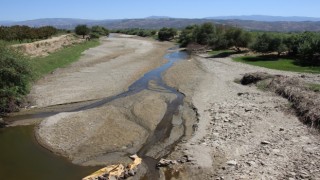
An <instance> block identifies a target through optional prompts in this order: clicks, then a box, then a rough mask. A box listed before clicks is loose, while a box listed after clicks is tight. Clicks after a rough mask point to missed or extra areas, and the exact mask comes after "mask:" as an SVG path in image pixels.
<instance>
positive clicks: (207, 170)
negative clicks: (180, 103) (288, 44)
mask: <svg viewBox="0 0 320 180" xmlns="http://www.w3.org/2000/svg"><path fill="white" fill-rule="evenodd" d="M190 67H192V68H190ZM256 71H262V72H268V73H271V74H282V75H288V76H294V77H296V78H301V74H298V73H291V72H282V71H276V70H269V69H265V68H259V67H254V66H250V65H246V64H241V63H236V62H233V61H232V60H231V59H230V58H216V59H212V58H204V57H194V58H193V59H192V60H190V61H189V62H182V63H179V64H176V65H175V66H174V67H172V68H171V69H170V70H169V71H168V72H167V73H166V76H167V78H166V80H167V82H168V83H169V84H170V85H172V86H174V87H176V88H179V89H180V90H181V91H182V92H183V93H185V94H186V95H187V96H189V95H190V96H191V97H190V98H189V99H191V100H190V101H191V103H193V104H194V106H195V107H196V108H197V109H198V113H199V123H198V128H197V131H196V132H195V135H194V136H193V137H192V138H191V139H190V140H188V141H184V142H183V143H180V144H179V145H178V146H177V148H176V149H177V151H176V152H174V153H172V154H171V156H169V157H168V158H171V159H178V158H181V156H183V155H187V156H189V158H190V159H192V161H191V162H190V163H187V165H186V166H182V167H181V166H176V167H175V168H176V169H178V171H180V174H179V175H180V179H289V178H292V179H319V178H320V171H319V162H320V154H319V147H320V146H319V145H320V143H319V135H318V133H317V132H315V130H312V129H309V128H308V127H307V126H306V125H304V124H302V123H301V122H300V121H299V120H298V118H297V117H296V116H294V115H292V113H288V109H289V106H290V105H289V103H288V101H287V100H285V99H283V98H281V97H279V96H277V95H275V94H273V93H270V92H263V91H261V90H258V89H257V88H256V87H249V86H242V85H240V84H237V83H235V82H234V80H235V79H237V78H241V77H242V75H244V74H245V73H248V72H256ZM190 74H192V75H190ZM180 77H184V78H188V80H183V81H179V79H180ZM301 79H303V80H306V81H313V82H319V79H320V78H319V76H317V75H306V77H304V78H301ZM199 80H200V83H199ZM194 87H197V88H194ZM171 172H175V171H171ZM173 174H174V173H173Z"/></svg>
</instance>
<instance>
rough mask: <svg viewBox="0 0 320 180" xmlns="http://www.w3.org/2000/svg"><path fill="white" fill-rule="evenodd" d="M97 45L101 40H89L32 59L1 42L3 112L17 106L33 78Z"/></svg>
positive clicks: (37, 77) (1, 100)
mask: <svg viewBox="0 0 320 180" xmlns="http://www.w3.org/2000/svg"><path fill="white" fill-rule="evenodd" d="M97 45H99V41H96V40H94V41H86V42H84V43H81V44H77V45H74V46H70V47H67V48H64V49H62V50H60V51H57V52H54V53H52V54H50V55H49V56H46V57H37V58H32V59H30V58H27V57H25V56H23V55H21V54H20V53H19V52H17V51H15V50H14V49H12V48H9V47H8V46H7V45H5V44H4V43H2V44H0V114H3V113H8V112H12V111H15V110H17V109H18V107H19V106H20V105H21V103H22V102H23V101H24V96H25V95H26V94H27V93H28V92H29V87H30V83H31V82H32V81H33V80H36V79H39V78H41V77H42V76H43V75H45V74H48V73H50V72H52V71H54V70H55V69H56V68H59V67H65V66H67V65H69V64H71V63H72V62H74V61H76V60H77V59H79V57H80V56H81V53H82V52H83V51H84V50H86V49H88V48H91V47H94V46H97Z"/></svg>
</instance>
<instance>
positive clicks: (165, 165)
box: [157, 159, 178, 167]
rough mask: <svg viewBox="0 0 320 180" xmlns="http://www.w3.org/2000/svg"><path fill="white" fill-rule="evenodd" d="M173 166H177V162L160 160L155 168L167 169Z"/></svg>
mask: <svg viewBox="0 0 320 180" xmlns="http://www.w3.org/2000/svg"><path fill="white" fill-rule="evenodd" d="M174 164H178V162H177V161H175V160H169V159H160V161H159V162H158V163H157V167H167V166H169V165H174Z"/></svg>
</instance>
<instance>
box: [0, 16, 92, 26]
mask: <svg viewBox="0 0 320 180" xmlns="http://www.w3.org/2000/svg"><path fill="white" fill-rule="evenodd" d="M94 22H97V21H96V20H88V19H72V18H46V19H34V20H28V21H20V22H10V23H7V24H2V23H1V22H0V24H2V25H10V26H12V25H26V26H30V27H41V26H54V27H57V28H63V29H69V28H74V27H75V25H77V24H90V23H94Z"/></svg>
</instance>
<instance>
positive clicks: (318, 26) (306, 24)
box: [0, 15, 320, 32]
mask: <svg viewBox="0 0 320 180" xmlns="http://www.w3.org/2000/svg"><path fill="white" fill-rule="evenodd" d="M205 22H213V23H216V24H223V25H230V26H237V27H242V28H244V29H248V30H258V31H281V32H292V31H320V18H312V17H281V16H261V15H253V16H219V17H207V18H201V19H187V18H172V17H167V16H150V17H147V18H141V19H109V20H89V19H71V18H47V19H35V20H28V21H19V22H12V21H0V25H4V26H12V25H27V26H31V27H40V26H54V27H57V28H61V29H73V28H74V27H75V26H77V25H79V24H86V25H88V26H94V25H101V26H104V27H107V28H109V29H124V28H144V29H159V28H162V27H174V28H183V27H185V26H188V25H192V24H202V23H205Z"/></svg>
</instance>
